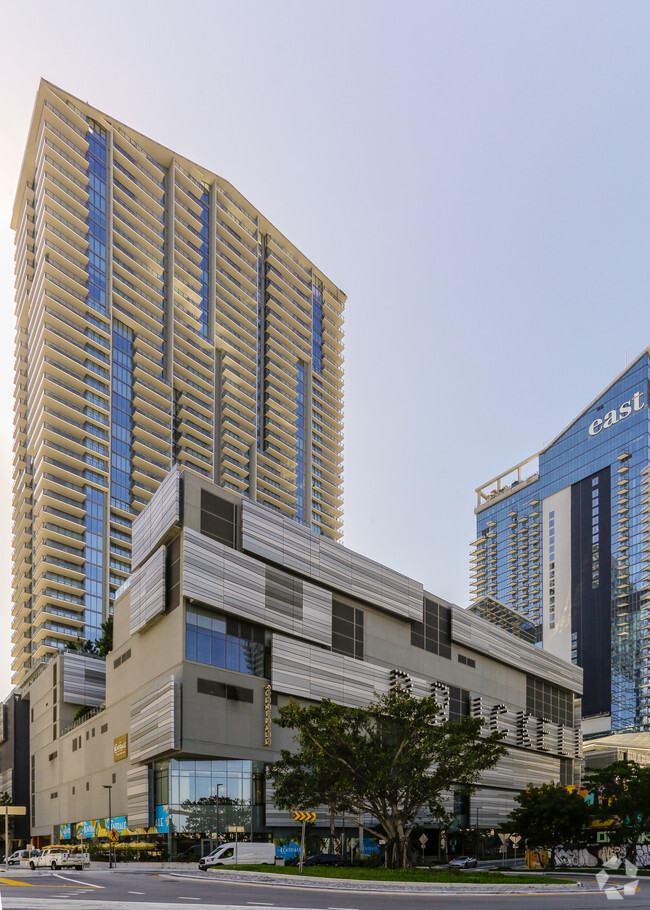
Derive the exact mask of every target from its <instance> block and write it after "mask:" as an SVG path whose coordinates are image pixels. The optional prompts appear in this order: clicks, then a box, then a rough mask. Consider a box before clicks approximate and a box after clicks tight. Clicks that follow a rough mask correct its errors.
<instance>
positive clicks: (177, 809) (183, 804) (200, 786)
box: [154, 759, 265, 840]
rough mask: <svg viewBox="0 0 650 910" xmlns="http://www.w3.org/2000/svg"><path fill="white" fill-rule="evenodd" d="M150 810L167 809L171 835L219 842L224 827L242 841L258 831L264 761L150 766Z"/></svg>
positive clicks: (262, 791) (170, 763)
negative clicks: (238, 830)
mask: <svg viewBox="0 0 650 910" xmlns="http://www.w3.org/2000/svg"><path fill="white" fill-rule="evenodd" d="M154 787H155V790H154V796H155V804H156V806H166V807H168V817H169V824H170V826H171V830H172V833H175V834H178V835H180V836H184V837H188V838H197V837H201V838H210V839H217V838H220V839H221V840H224V839H225V837H226V836H227V833H228V828H229V827H231V826H237V827H241V828H243V829H244V835H243V836H244V837H250V836H251V835H259V834H260V831H261V829H262V828H263V827H264V793H265V791H264V763H263V762H251V761H243V760H239V759H224V760H212V761H177V760H175V759H172V760H170V761H167V762H159V763H157V764H156V765H155V768H154Z"/></svg>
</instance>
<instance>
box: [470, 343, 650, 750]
mask: <svg viewBox="0 0 650 910" xmlns="http://www.w3.org/2000/svg"><path fill="white" fill-rule="evenodd" d="M649 395H650V349H646V350H645V351H644V352H643V353H642V354H640V355H639V357H637V358H636V359H635V360H634V361H633V363H631V364H630V365H629V366H628V367H627V368H626V369H625V370H624V371H623V372H622V373H621V374H620V375H619V376H618V377H617V378H616V379H615V380H614V381H613V382H612V383H611V384H610V385H608V386H607V388H606V389H605V390H604V391H603V392H601V394H600V395H598V397H597V398H595V399H594V401H592V402H591V404H590V405H588V406H587V407H586V408H585V409H584V410H583V411H582V412H581V413H580V414H579V415H578V416H577V417H576V418H575V420H573V421H572V423H571V424H570V425H569V426H568V427H566V428H565V429H564V430H563V431H562V432H561V433H560V434H559V436H557V437H556V438H555V439H554V440H553V441H552V442H551V443H549V444H548V445H547V446H546V447H545V448H544V449H542V451H541V452H539V453H538V454H537V455H535V456H533V457H532V458H530V459H527V460H526V461H523V462H521V463H520V464H518V465H515V467H514V468H512V469H510V470H509V471H505V472H503V473H502V474H500V475H499V476H497V477H494V478H493V479H492V480H490V481H489V482H488V483H485V484H483V485H482V486H481V487H479V488H478V489H477V491H476V492H477V497H478V499H477V505H476V509H475V511H476V524H477V528H476V529H477V537H476V540H475V541H474V542H473V545H472V547H473V554H472V565H473V574H472V587H473V591H472V594H473V600H474V603H475V609H478V610H479V612H481V613H482V614H483V615H484V616H487V617H488V618H490V617H491V614H492V613H495V615H496V613H497V612H498V610H499V605H498V603H495V601H502V602H503V603H505V604H506V605H507V606H509V607H512V608H514V609H515V610H518V611H519V612H520V614H523V616H524V617H525V618H526V619H527V620H529V621H530V624H532V625H531V630H532V633H533V635H534V637H535V638H536V639H537V641H538V643H539V644H541V645H542V646H543V647H544V649H547V650H550V651H552V652H553V653H555V654H556V655H558V656H560V657H564V658H565V659H567V660H569V659H571V660H573V661H574V662H575V663H577V664H579V666H581V667H582V669H583V671H584V695H583V701H582V714H583V718H584V720H583V730H584V733H585V735H587V736H589V735H594V736H595V735H599V734H603V733H607V732H610V731H619V732H620V731H630V732H632V731H650V410H649V401H650V398H649ZM548 697H549V699H550V698H551V695H550V693H549V696H548ZM550 707H551V705H550V701H549V708H550Z"/></svg>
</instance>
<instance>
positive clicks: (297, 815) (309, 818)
mask: <svg viewBox="0 0 650 910" xmlns="http://www.w3.org/2000/svg"><path fill="white" fill-rule="evenodd" d="M293 820H294V822H315V821H316V813H315V812H294V813H293Z"/></svg>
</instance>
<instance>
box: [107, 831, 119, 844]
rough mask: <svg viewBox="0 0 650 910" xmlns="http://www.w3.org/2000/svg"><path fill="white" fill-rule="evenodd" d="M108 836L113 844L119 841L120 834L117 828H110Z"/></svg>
mask: <svg viewBox="0 0 650 910" xmlns="http://www.w3.org/2000/svg"><path fill="white" fill-rule="evenodd" d="M108 836H109V839H110V840H112V841H113V843H114V844H115V843H117V841H118V840H119V839H120V832H119V831H118V830H117V828H111V830H110V831H109V832H108Z"/></svg>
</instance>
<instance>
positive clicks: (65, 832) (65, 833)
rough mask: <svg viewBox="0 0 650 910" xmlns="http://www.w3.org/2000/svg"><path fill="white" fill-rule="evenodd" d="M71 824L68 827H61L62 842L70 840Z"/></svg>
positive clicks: (60, 837)
mask: <svg viewBox="0 0 650 910" xmlns="http://www.w3.org/2000/svg"><path fill="white" fill-rule="evenodd" d="M70 827H71V826H70V823H69V822H68V824H67V825H59V839H60V840H70V833H71V832H70Z"/></svg>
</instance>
